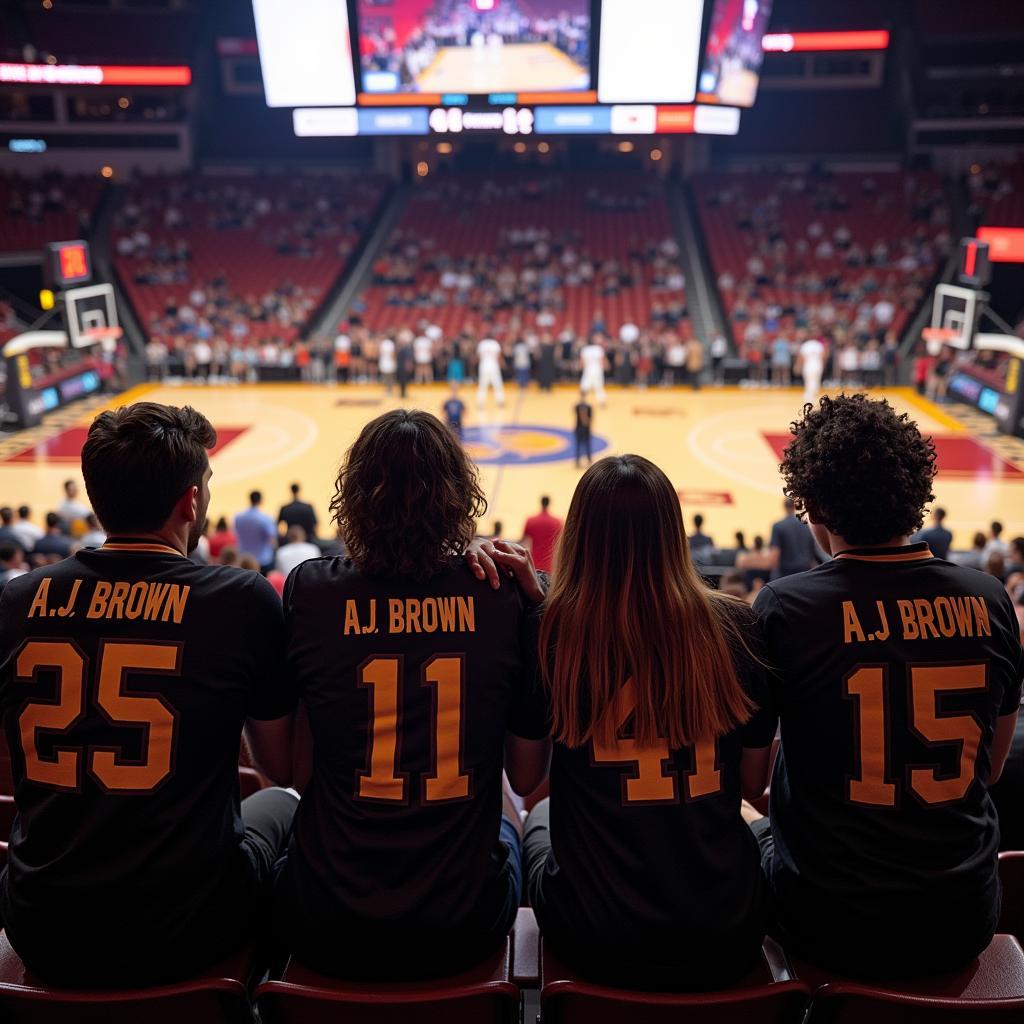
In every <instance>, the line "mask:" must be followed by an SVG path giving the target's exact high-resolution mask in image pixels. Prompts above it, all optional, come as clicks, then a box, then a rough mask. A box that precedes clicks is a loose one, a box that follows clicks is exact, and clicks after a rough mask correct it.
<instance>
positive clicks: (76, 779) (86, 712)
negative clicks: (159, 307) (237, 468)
mask: <svg viewBox="0 0 1024 1024" xmlns="http://www.w3.org/2000/svg"><path fill="white" fill-rule="evenodd" d="M216 439H217V435H216V433H215V432H214V429H213V427H211V426H210V424H209V422H208V421H207V420H206V418H205V417H203V416H201V415H200V414H199V413H197V412H196V411H195V410H193V409H189V408H184V409H178V408H173V407H170V406H163V405H156V404H154V403H151V402H140V403H138V404H136V405H131V406H126V407H124V408H121V409H118V410H116V411H115V412H104V413H101V414H100V415H99V416H98V417H97V418H96V420H95V421H94V422H93V424H92V426H91V427H90V429H89V436H88V438H87V440H86V442H85V446H84V447H83V449H82V473H83V475H84V477H85V485H86V488H87V490H88V492H89V499H90V501H91V502H92V506H93V508H94V509H95V510H96V515H97V516H98V517H99V519H100V522H101V523H102V525H103V528H104V529H105V530H106V532H107V534H108V537H107V540H106V542H105V543H104V544H103V546H102V547H101V548H99V549H97V550H88V551H85V550H83V551H79V552H78V554H76V555H74V556H72V557H71V558H67V559H65V560H64V561H63V562H60V563H59V564H57V565H51V566H47V567H45V568H41V569H37V570H36V571H35V572H31V573H29V574H28V575H26V576H21V577H19V578H18V579H15V580H12V581H11V582H10V583H8V584H7V586H6V587H5V588H4V591H3V598H2V600H0V710H2V714H3V726H4V731H5V733H6V738H7V744H8V746H9V748H10V751H11V755H12V757H11V762H12V770H13V773H14V784H15V801H16V804H17V808H18V818H17V819H16V820H15V825H14V828H13V830H12V832H11V841H10V854H9V860H8V866H7V868H6V869H5V870H4V872H3V875H2V876H0V909H2V913H3V922H4V928H5V929H6V932H7V936H8V938H9V939H10V941H11V944H12V945H13V946H14V948H15V949H16V950H17V952H18V953H19V955H20V956H21V958H22V959H23V960H24V961H25V962H26V964H28V965H29V968H30V969H31V970H32V971H33V972H34V973H36V974H38V975H39V976H41V977H42V978H45V979H46V980H48V981H52V982H53V983H55V984H67V985H75V986H90V987H96V986H110V987H124V986H129V985H142V984H155V983H159V982H163V981H176V980H179V979H181V978H185V977H188V976H189V975H191V974H193V973H195V972H196V971H200V970H203V969H204V968H206V967H207V966H208V965H210V964H212V963H215V962H216V961H218V960H221V959H223V958H224V957H226V956H228V955H229V954H232V953H234V952H235V951H236V950H239V949H241V948H242V947H243V945H245V944H251V942H252V940H253V938H254V936H255V935H256V934H257V932H258V930H259V927H260V923H261V921H262V920H264V918H265V915H266V901H267V898H268V896H269V892H268V891H267V889H268V887H269V882H270V873H271V869H272V867H273V865H274V863H275V861H276V860H277V859H278V858H279V857H280V856H281V855H282V853H283V852H284V848H285V845H286V843H287V838H288V833H289V830H290V827H291V821H292V817H293V815H294V813H295V808H296V806H297V803H298V801H297V800H296V798H295V797H294V795H292V794H290V793H286V792H284V791H283V790H279V789H268V790H264V791H262V792H261V793H257V794H256V795H255V796H251V797H249V799H247V800H246V801H244V802H243V803H242V805H241V812H240V811H239V802H238V748H239V739H240V735H241V732H242V726H243V724H244V723H245V721H246V718H247V717H248V718H249V719H261V720H264V719H265V720H270V719H278V718H279V716H284V715H286V714H287V713H288V712H289V710H290V709H291V707H292V704H293V700H292V698H291V696H290V694H289V691H288V689H287V688H286V686H285V684H284V618H283V615H282V611H281V602H280V599H279V598H278V596H277V594H276V593H275V592H274V589H273V587H271V585H270V584H269V583H267V581H266V580H265V579H264V578H263V577H262V576H260V575H259V573H255V572H246V571H243V570H240V569H235V568H231V567H228V566H212V565H211V566H205V565H197V564H195V563H194V562H192V561H190V560H189V558H188V557H187V556H188V554H189V552H190V551H192V550H193V549H194V548H195V546H196V544H197V542H198V540H199V537H200V534H201V530H202V525H203V522H204V520H205V519H206V511H207V507H208V505H209V501H210V489H209V482H210V475H211V474H210V466H209V462H208V460H207V450H208V449H210V448H212V447H213V446H214V444H215V443H216ZM290 730H291V724H290V720H289V719H288V718H280V720H279V721H277V722H272V721H261V722H256V723H253V722H251V721H250V724H249V727H248V728H247V732H248V734H249V738H250V742H251V744H252V745H253V747H254V750H255V752H256V754H257V757H258V758H260V760H261V766H262V767H263V769H264V771H266V772H267V773H268V774H270V775H271V777H274V778H278V779H279V780H281V781H287V777H288V775H289V774H290V771H291V768H290V764H288V763H287V762H284V763H282V762H281V759H280V758H278V757H277V756H276V755H277V750H278V749H279V748H280V745H281V739H282V737H283V742H284V746H285V747H287V745H288V737H289V735H290Z"/></svg>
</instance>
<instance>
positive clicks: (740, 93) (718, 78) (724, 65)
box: [697, 0, 773, 107]
mask: <svg viewBox="0 0 1024 1024" xmlns="http://www.w3.org/2000/svg"><path fill="white" fill-rule="evenodd" d="M772 3H773V0H715V6H714V9H713V10H712V12H711V27H710V29H709V30H708V42H707V46H706V47H705V51H704V67H703V69H702V70H701V73H700V88H699V90H698V95H697V98H698V100H700V102H702V103H727V104H730V105H732V106H735V107H752V106H753V105H754V100H756V99H757V87H758V84H759V82H760V78H761V65H762V63H763V62H764V49H763V47H762V40H763V39H764V34H765V32H767V31H768V19H769V18H770V17H771V13H772Z"/></svg>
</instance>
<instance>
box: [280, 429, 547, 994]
mask: <svg viewBox="0 0 1024 1024" xmlns="http://www.w3.org/2000/svg"><path fill="white" fill-rule="evenodd" d="M485 508H486V502H485V500H484V497H483V493H482V491H481V489H480V485H479V482H478V479H477V473H476V469H475V467H474V466H473V464H472V463H471V462H470V460H469V458H468V456H467V455H466V453H465V451H464V450H463V448H462V446H461V444H460V443H459V441H458V438H457V437H456V436H455V435H454V434H453V433H452V431H451V430H450V429H448V428H447V427H446V426H445V425H443V424H442V423H441V421H440V420H438V419H437V418H436V417H434V416H431V415H429V414H428V413H424V412H407V411H404V410H396V411H394V412H390V413H386V414H385V415H383V416H380V417H378V418H377V419H376V420H374V421H372V422H371V423H369V424H368V425H367V426H366V427H365V428H364V429H363V431H362V433H361V434H360V436H359V438H358V439H357V440H356V442H355V444H354V445H353V446H352V448H351V449H350V450H349V452H348V454H347V456H346V459H345V462H344V464H343V466H342V468H341V472H340V474H339V476H338V480H337V485H336V493H335V497H334V500H333V503H332V510H333V513H334V519H335V522H336V523H337V525H338V527H339V529H340V531H341V534H342V536H343V537H344V540H345V543H346V546H347V549H348V551H349V552H350V553H351V557H350V558H321V559H313V560H312V561H309V562H304V563H303V564H302V565H301V566H299V567H298V568H297V569H295V570H294V571H293V572H292V574H291V576H290V577H289V578H288V583H287V585H286V588H285V595H284V600H285V617H286V625H287V636H288V640H287V648H288V653H287V661H288V668H289V674H290V677H291V678H292V679H293V680H294V684H295V688H296V690H297V691H298V692H299V693H300V694H301V699H302V703H303V706H304V708H305V710H306V711H307V712H308V722H309V732H310V733H311V739H312V774H311V778H310V780H309V782H308V786H306V787H305V789H304V794H303V799H302V802H301V805H300V807H299V811H298V814H297V816H296V820H295V830H294V836H293V839H292V842H291V844H290V847H289V850H288V856H287V861H286V864H285V865H284V867H283V869H282V870H281V872H280V873H279V875H278V876H277V881H276V886H275V907H276V915H277V920H278V923H279V926H280V931H281V934H282V937H283V939H284V941H285V942H286V943H287V945H288V947H289V949H291V950H292V952H294V953H295V954H297V956H298V957H299V959H301V960H303V961H304V962H306V963H308V964H309V965H310V966H312V967H314V968H316V969H317V970H319V971H321V972H324V973H330V974H342V973H344V974H349V975H354V976H359V977H363V978H392V979H398V978H403V977H410V976H412V975H414V974H415V975H430V974H437V973H443V972H450V971H452V970H457V969H458V968H459V966H460V965H462V964H470V963H472V962H475V961H479V960H481V959H483V958H484V957H486V956H487V955H488V954H489V953H490V952H491V951H492V950H493V949H494V948H495V947H497V945H498V944H499V943H500V942H501V941H502V940H503V939H504V937H505V935H506V934H507V933H508V930H509V928H510V927H511V925H512V923H513V922H514V920H515V916H516V911H517V908H518V906H519V902H520V893H521V885H522V870H521V849H520V843H521V838H520V831H521V822H520V820H519V817H518V815H517V814H516V812H515V810H514V808H512V807H511V805H509V806H507V808H506V813H505V814H504V815H503V813H502V768H503V766H504V767H505V769H506V770H507V773H508V776H509V779H510V780H511V783H512V785H513V787H514V788H515V789H516V790H517V791H518V792H520V793H527V792H530V791H531V790H532V789H534V788H536V786H537V785H539V783H540V782H541V781H542V780H543V777H544V774H545V773H546V770H547V759H548V746H549V745H548V743H547V741H546V737H547V717H546V713H545V708H544V705H543V701H542V700H540V699H539V687H538V686H537V682H538V669H537V655H536V644H535V643H533V642H531V640H530V639H529V637H528V635H527V623H528V612H529V607H528V605H527V604H526V602H525V599H524V597H523V596H522V595H521V593H520V591H519V590H518V589H517V588H516V587H515V586H514V585H513V584H512V583H511V582H509V581H507V580H506V581H504V582H502V583H501V584H500V585H499V586H497V589H494V588H493V587H483V586H481V585H480V583H479V582H478V578H483V575H484V570H483V568H482V567H481V564H480V563H481V562H483V561H485V560H484V559H481V560H480V562H478V561H477V560H476V557H475V556H474V558H473V559H471V561H472V563H473V566H474V568H470V565H468V564H466V563H465V562H464V560H463V556H464V555H466V552H467V547H468V545H469V544H470V542H471V541H472V538H473V533H474V526H475V521H476V519H477V518H478V517H479V516H480V515H482V514H483V512H484V510H485ZM487 561H489V560H487ZM492 569H493V566H492ZM475 574H476V575H475ZM494 581H495V583H497V577H494ZM296 742H297V744H298V749H297V759H298V761H299V762H300V763H302V762H304V761H305V757H304V755H303V748H304V747H305V746H306V743H307V740H306V739H305V738H304V737H303V736H302V735H301V732H300V733H299V735H297V738H296Z"/></svg>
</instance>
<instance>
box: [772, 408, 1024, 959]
mask: <svg viewBox="0 0 1024 1024" xmlns="http://www.w3.org/2000/svg"><path fill="white" fill-rule="evenodd" d="M868 452H870V455H871V457H870V459H868V458H865V457H864V456H865V453H868ZM782 475H783V479H784V483H785V487H784V491H785V493H786V495H787V496H789V497H790V498H792V499H793V501H794V502H795V504H796V509H797V511H798V513H799V514H801V515H806V517H807V519H808V521H809V523H810V527H811V530H812V531H813V532H814V536H815V538H816V540H817V542H818V544H819V545H820V546H821V547H822V548H823V549H824V550H825V551H826V552H828V553H829V554H830V555H832V558H831V560H829V561H827V562H825V563H823V564H822V565H819V566H817V567H816V568H814V569H811V570H810V571H808V572H804V573H799V574H797V575H795V576H789V577H786V578H785V579H780V580H773V581H772V582H770V583H768V584H767V585H766V586H765V587H764V588H763V589H762V590H761V591H760V593H759V594H758V597H757V599H756V601H755V602H754V610H755V612H756V613H757V615H758V618H759V621H760V623H761V627H762V632H763V636H764V657H765V663H766V664H767V665H768V666H769V667H770V668H771V669H772V671H773V676H774V679H773V690H774V697H775V701H776V705H777V708H778V711H779V718H780V723H781V730H782V749H781V753H780V754H779V757H778V760H777V761H776V762H775V770H774V776H773V779H772V786H771V794H772V802H771V822H770V825H769V822H768V821H767V819H760V820H758V821H756V822H754V824H753V828H754V830H755V832H757V833H758V837H759V839H760V841H761V844H762V854H763V861H764V865H765V872H766V874H767V875H768V879H769V881H770V883H771V885H772V888H773V889H774V892H775V897H776V907H777V914H778V920H779V924H780V928H781V931H782V935H783V941H784V943H785V945H786V948H787V949H789V948H791V947H792V948H793V949H794V950H796V951H797V952H798V954H799V955H800V956H802V957H805V958H806V959H808V960H811V961H813V962H815V963H819V964H821V965H822V966H824V967H826V968H829V969H832V970H837V971H840V972H841V973H843V974H845V975H851V974H852V975H855V976H856V975H883V974H889V975H890V976H897V977H909V976H913V975H915V974H928V973H939V972H943V971H947V970H953V969H956V968H958V967H960V966H962V965H964V964H966V963H968V962H969V961H970V960H971V959H972V958H974V957H975V956H977V954H978V953H979V952H980V951H981V950H983V949H984V948H985V947H986V946H987V945H988V943H989V941H990V940H991V938H992V934H993V932H994V930H995V927H996V921H997V920H998V918H999V904H1000V885H999V874H998V870H997V862H996V853H997V849H998V842H999V822H998V818H997V815H996V811H995V807H994V806H993V803H992V800H991V798H990V796H989V792H988V790H989V786H990V785H991V784H992V783H993V782H995V781H996V780H998V778H999V774H1000V772H1001V771H1002V768H1003V763H1004V762H1005V760H1006V755H1007V751H1008V750H1009V749H1010V742H1011V739H1012V737H1013V732H1014V724H1015V722H1016V719H1017V709H1018V706H1019V704H1020V698H1021V678H1022V676H1024V654H1022V652H1021V645H1020V638H1019V636H1018V631H1017V621H1016V617H1015V615H1014V611H1013V608H1012V606H1011V604H1010V601H1009V598H1008V597H1007V595H1006V593H1005V591H1004V590H1003V588H1002V586H1000V584H999V583H998V582H997V581H996V580H994V579H992V578H991V577H989V576H986V575H984V574H983V573H979V572H974V571H972V570H969V569H963V568H960V567H959V566H955V565H951V564H950V563H948V562H945V561H943V560H941V559H938V558H935V557H934V555H933V554H932V552H931V551H930V550H929V549H928V545H927V544H923V543H921V544H912V543H910V541H909V537H910V535H911V534H912V533H913V532H914V531H915V530H917V529H919V528H920V526H921V521H922V518H923V515H924V508H925V506H926V505H927V504H928V502H930V501H931V500H932V498H933V495H932V481H933V479H934V476H935V447H934V445H933V444H932V442H931V440H930V439H928V438H925V437H923V436H922V435H921V433H920V431H919V430H918V428H917V426H916V424H914V423H913V422H912V421H911V420H910V419H909V418H908V417H907V415H906V414H903V415H897V413H896V412H895V411H894V410H893V409H892V407H891V406H890V405H889V404H888V402H886V401H884V400H882V401H871V400H869V399H868V398H866V397H865V396H864V395H851V396H845V395H844V396H840V397H838V398H827V397H826V398H822V399H821V401H820V403H819V404H818V406H817V407H815V408H811V409H808V411H807V412H806V414H805V415H804V417H803V418H802V419H801V420H800V421H798V422H797V423H795V424H794V425H793V440H792V441H791V442H790V443H789V445H788V447H787V448H786V450H785V453H784V455H783V460H782Z"/></svg>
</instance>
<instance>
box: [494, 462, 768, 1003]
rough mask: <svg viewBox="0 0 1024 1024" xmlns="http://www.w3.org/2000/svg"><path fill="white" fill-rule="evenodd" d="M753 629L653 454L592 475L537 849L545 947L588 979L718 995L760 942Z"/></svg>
mask: <svg viewBox="0 0 1024 1024" xmlns="http://www.w3.org/2000/svg"><path fill="white" fill-rule="evenodd" d="M499 558H500V560H501V561H502V564H504V565H510V564H511V560H509V559H508V558H505V557H504V556H499ZM755 632H756V631H755V628H754V620H753V613H752V612H751V611H750V609H749V608H748V607H747V605H746V604H745V603H744V602H743V601H740V600H738V599H736V598H733V597H729V596H727V595H726V594H724V593H721V592H718V591H714V590H711V589H709V588H708V587H707V586H706V585H705V583H704V581H703V580H702V579H701V578H700V576H699V575H698V573H697V570H696V569H695V567H694V562H693V558H692V557H691V554H690V549H689V545H688V543H687V540H686V533H685V530H684V529H683V517H682V511H681V509H680V505H679V498H678V496H677V494H676V489H675V488H674V487H673V486H672V484H671V483H670V482H669V479H668V477H667V476H666V475H665V474H664V473H663V472H662V471H661V470H660V469H659V468H658V467H657V466H655V465H654V463H652V462H650V461H648V460H647V459H645V458H642V457H641V456H638V455H622V456H616V457H610V458H605V459H601V460H600V461H599V462H597V463H595V464H594V465H593V466H592V467H591V468H590V469H588V470H587V472H586V473H585V474H584V475H583V477H582V479H581V480H580V483H579V486H578V487H577V488H576V493H575V494H574V496H573V499H572V503H571V505H570V507H569V514H568V516H567V517H566V521H565V528H564V531H563V533H562V536H561V539H560V541H559V544H558V550H557V555H556V563H555V572H554V575H553V583H552V586H551V590H550V592H549V593H548V595H547V600H546V601H545V603H544V606H543V616H542V619H541V622H540V625H539V640H538V646H539V649H540V651H541V652H542V667H543V675H544V679H545V683H546V687H545V689H546V692H547V694H548V699H549V703H550V710H551V719H552V728H553V736H554V740H555V743H554V754H553V760H552V765H551V797H550V800H545V801H543V802H541V803H540V804H539V805H538V806H537V807H536V808H535V809H534V810H533V812H532V813H531V815H530V817H529V819H528V821H527V834H526V840H525V851H526V864H527V876H528V880H529V881H528V888H529V892H530V900H531V903H532V904H533V906H534V908H535V910H536V913H537V918H538V921H539V922H540V925H541V928H542V931H543V933H544V939H545V942H546V943H549V944H550V948H551V949H552V950H553V951H554V952H555V953H556V954H557V955H558V956H560V957H562V958H563V959H565V960H567V961H569V962H570V963H572V964H573V965H574V966H575V967H576V968H577V969H578V970H580V971H583V972H584V973H586V974H589V975H590V976H591V977H594V978H596V979H598V980H601V981H603V982H608V981H611V982H612V983H617V984H625V985H630V986H651V987H655V988H659V989H665V988H713V987H716V986H718V985H725V984H729V983H731V982H733V981H734V980H735V979H736V978H738V977H740V976H742V975H743V974H745V973H747V972H749V971H750V969H751V967H752V965H753V963H754V961H755V959H756V958H757V956H758V955H759V954H760V951H761V944H762V940H763V937H764V933H765V928H766V926H767V924H768V916H769V907H768V904H769V893H768V887H767V884H766V882H765V878H764V875H763V873H762V870H761V859H760V855H759V852H758V847H757V842H756V840H755V839H754V836H753V835H752V834H751V832H750V830H749V829H748V828H747V826H746V824H745V823H744V821H743V819H742V817H741V815H740V798H741V795H743V796H747V797H748V798H750V799H755V798H756V797H758V796H759V795H760V794H761V793H763V792H764V787H765V782H766V781H767V778H768V762H769V754H770V750H771V742H772V738H773V737H774V735H775V725H776V719H775V714H774V712H773V710H772V708H771V706H770V695H769V693H768V689H767V681H766V678H765V671H764V667H763V665H762V664H761V663H760V660H759V658H758V656H757V653H756V648H757V641H756V637H755V635H754V634H755Z"/></svg>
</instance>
